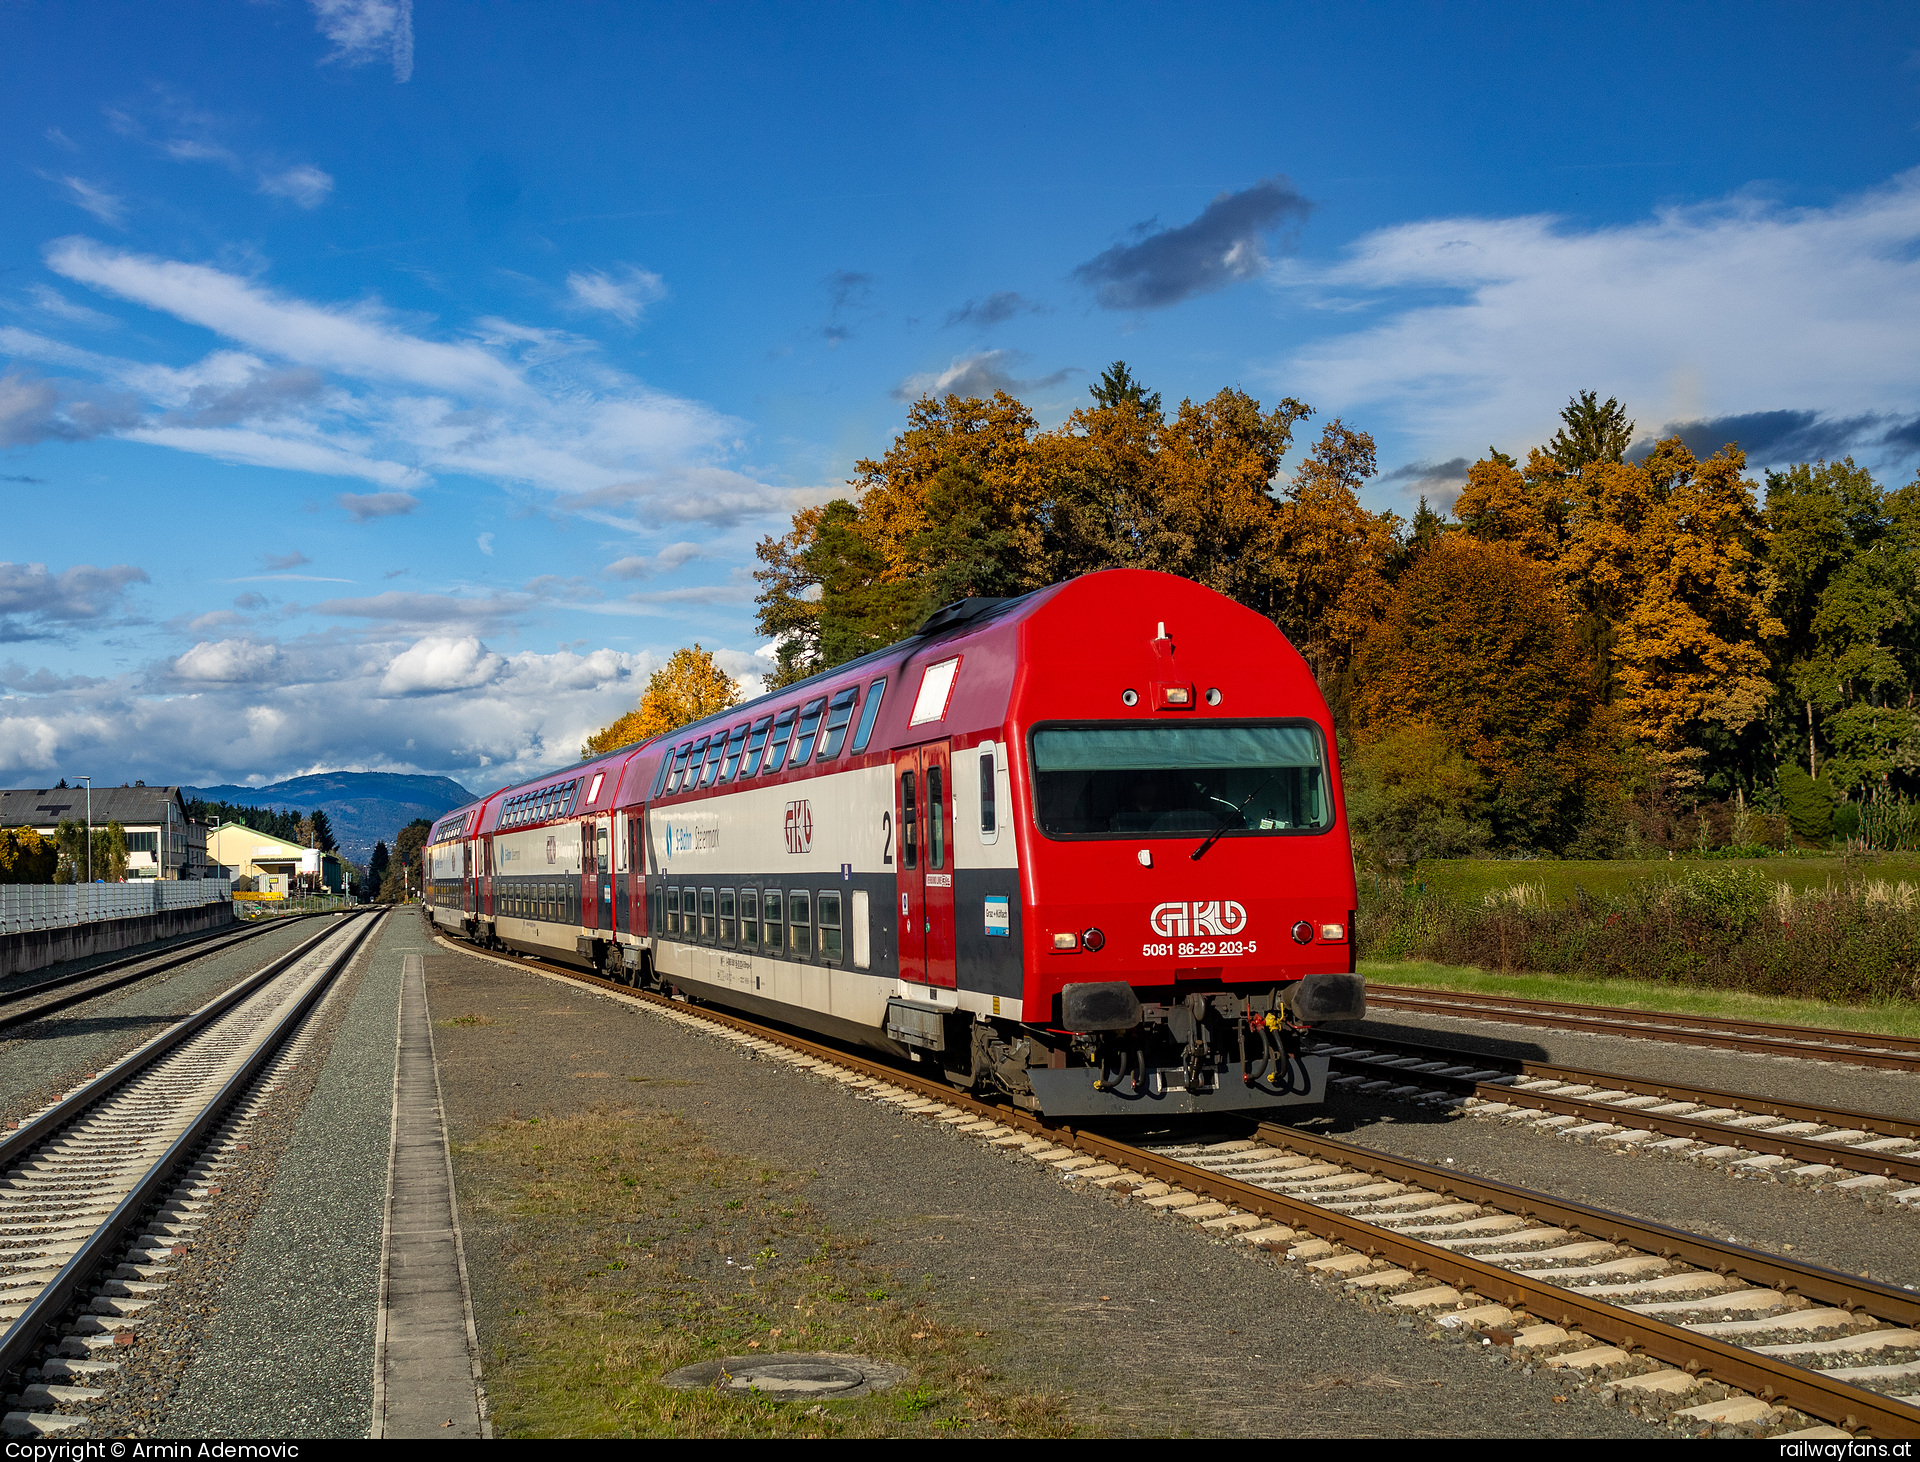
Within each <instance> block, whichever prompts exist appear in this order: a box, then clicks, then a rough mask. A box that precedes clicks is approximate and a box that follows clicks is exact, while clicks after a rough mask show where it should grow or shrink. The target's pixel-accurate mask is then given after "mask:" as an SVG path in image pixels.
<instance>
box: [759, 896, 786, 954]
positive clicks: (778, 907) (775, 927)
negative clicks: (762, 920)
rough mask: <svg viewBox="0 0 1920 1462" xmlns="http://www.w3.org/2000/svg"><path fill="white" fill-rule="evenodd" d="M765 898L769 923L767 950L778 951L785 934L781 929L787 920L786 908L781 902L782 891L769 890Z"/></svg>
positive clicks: (765, 909) (765, 908)
mask: <svg viewBox="0 0 1920 1462" xmlns="http://www.w3.org/2000/svg"><path fill="white" fill-rule="evenodd" d="M763 897H764V904H763V908H764V912H765V915H766V922H767V948H768V949H778V948H780V943H781V935H782V934H783V933H784V932H785V931H784V930H783V929H782V928H781V925H782V924H783V923H784V922H785V920H786V914H785V912H784V907H785V906H784V905H783V904H782V902H781V898H780V890H779V889H777V888H770V889H768V890H767V891H766V893H765V895H764V896H763Z"/></svg>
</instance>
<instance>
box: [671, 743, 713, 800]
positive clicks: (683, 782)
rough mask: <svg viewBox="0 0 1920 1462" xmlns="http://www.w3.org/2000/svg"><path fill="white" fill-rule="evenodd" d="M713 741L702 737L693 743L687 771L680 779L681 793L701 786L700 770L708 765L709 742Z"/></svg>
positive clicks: (688, 754)
mask: <svg viewBox="0 0 1920 1462" xmlns="http://www.w3.org/2000/svg"><path fill="white" fill-rule="evenodd" d="M711 739H712V738H711V737H707V736H702V737H701V738H700V739H699V740H698V741H696V742H694V743H693V750H692V751H690V752H688V753H687V770H686V773H685V775H683V776H682V777H681V778H680V787H679V790H680V791H682V792H686V791H689V790H691V789H692V788H694V787H697V786H699V785H700V768H701V767H703V766H705V765H706V758H707V742H708V741H710V740H711Z"/></svg>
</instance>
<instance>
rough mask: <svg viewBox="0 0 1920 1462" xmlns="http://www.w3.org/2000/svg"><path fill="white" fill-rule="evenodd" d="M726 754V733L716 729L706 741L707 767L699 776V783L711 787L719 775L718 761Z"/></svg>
mask: <svg viewBox="0 0 1920 1462" xmlns="http://www.w3.org/2000/svg"><path fill="white" fill-rule="evenodd" d="M726 755H727V733H726V732H724V731H716V732H714V733H713V740H712V741H710V742H708V743H707V769H706V771H705V772H703V773H702V774H701V776H700V785H701V786H703V787H711V786H712V785H713V784H714V781H715V779H716V778H717V777H719V775H720V763H721V762H722V761H724V760H725V759H726Z"/></svg>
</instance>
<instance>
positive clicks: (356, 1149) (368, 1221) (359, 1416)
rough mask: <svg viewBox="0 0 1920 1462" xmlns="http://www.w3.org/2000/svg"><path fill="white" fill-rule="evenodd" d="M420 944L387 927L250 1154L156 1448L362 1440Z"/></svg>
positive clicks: (410, 924) (402, 923) (420, 938)
mask: <svg viewBox="0 0 1920 1462" xmlns="http://www.w3.org/2000/svg"><path fill="white" fill-rule="evenodd" d="M424 943H425V933H424V930H423V929H422V928H421V925H420V921H419V920H418V919H417V918H416V917H414V916H413V915H412V914H410V913H407V912H401V913H398V914H395V915H393V916H392V917H390V918H389V919H388V920H387V921H386V927H385V929H384V931H383V932H382V933H381V934H380V935H379V936H378V943H377V945H376V946H375V948H374V950H373V954H372V958H371V959H370V960H366V961H360V962H358V963H359V964H360V966H361V969H362V971H363V973H361V974H360V976H359V979H358V982H357V986H356V987H355V988H354V989H353V990H352V991H350V992H347V991H342V992H341V994H340V998H339V1000H338V1002H337V1004H336V1009H335V1010H334V1012H332V1017H333V1018H334V1019H335V1020H336V1021H337V1023H338V1028H337V1033H336V1034H335V1035H334V1036H333V1039H332V1041H331V1049H330V1050H329V1051H328V1052H327V1053H326V1056H325V1061H324V1066H323V1067H321V1068H320V1069H318V1070H317V1071H315V1072H314V1074H313V1076H312V1078H311V1080H312V1087H311V1095H309V1096H306V1097H305V1098H304V1100H303V1101H299V1102H288V1103H287V1104H285V1107H284V1108H283V1110H285V1111H286V1112H288V1113H289V1114H291V1113H294V1112H297V1113H298V1117H297V1120H293V1121H291V1122H290V1123H289V1124H288V1130H287V1131H286V1132H285V1135H284V1136H283V1137H282V1138H281V1139H280V1140H279V1141H277V1142H276V1143H274V1144H272V1151H271V1152H270V1153H263V1154H262V1158H263V1161H262V1162H261V1164H259V1166H258V1168H257V1170H256V1171H257V1172H258V1173H259V1178H260V1186H261V1188H262V1195H261V1201H260V1202H259V1204H258V1209H257V1213H256V1215H255V1216H254V1217H253V1219H252V1222H251V1224H250V1225H249V1226H248V1228H247V1230H246V1238H245V1242H244V1244H242V1245H240V1246H239V1251H238V1254H237V1255H236V1257H235V1258H234V1259H233V1261H232V1264H231V1267H230V1269H229V1271H228V1272H227V1274H226V1275H225V1277H224V1282H223V1285H222V1287H221V1290H220V1295H219V1308H218V1311H217V1312H216V1313H214V1314H212V1315H211V1316H210V1318H209V1321H208V1323H207V1326H206V1329H205V1332H204V1334H202V1335H201V1336H200V1337H199V1338H198V1341H197V1344H196V1348H195V1349H196V1353H195V1355H194V1356H193V1359H192V1361H191V1363H190V1364H189V1365H188V1366H187V1368H186V1372H185V1374H184V1376H183V1377H182V1378H181V1381H180V1385H179V1389H178V1391H177V1393H176V1394H175V1395H174V1397H173V1398H172V1400H171V1402H170V1404H169V1405H168V1407H167V1410H166V1413H165V1416H164V1418H163V1420H162V1423H161V1425H160V1426H159V1428H158V1429H157V1430H156V1432H155V1433H154V1434H155V1435H157V1436H161V1437H271V1436H292V1437H364V1436H366V1435H367V1433H368V1430H369V1429H370V1427H371V1426H372V1421H373V1341H374V1327H375V1324H376V1321H377V1318H378V1311H379V1303H380V1235H381V1229H382V1226H383V1221H384V1217H385V1212H386V1186H387V1157H388V1147H389V1141H390V1136H391V1118H392V1095H393V1059H394V1041H395V1030H396V1022H397V1019H398V1013H399V1000H400V962H401V959H402V957H403V956H405V955H406V954H408V953H411V952H414V951H417V950H419V949H421V948H423V947H424ZM349 1002H350V1003H349ZM318 1065H319V1063H318V1062H313V1063H309V1066H310V1067H312V1066H318ZM268 1159H270V1160H271V1164H272V1165H271V1167H270V1168H269V1167H268V1166H267V1160H268Z"/></svg>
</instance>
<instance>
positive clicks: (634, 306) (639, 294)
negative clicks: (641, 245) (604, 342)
mask: <svg viewBox="0 0 1920 1462" xmlns="http://www.w3.org/2000/svg"><path fill="white" fill-rule="evenodd" d="M616 274H617V277H616V275H609V274H605V273H602V272H601V271H600V270H598V269H584V270H578V271H576V272H574V273H572V274H569V275H568V276H567V288H568V289H569V290H571V291H572V292H573V298H574V301H575V302H576V303H577V304H579V305H582V306H584V307H585V308H587V309H590V310H605V311H606V312H607V313H608V314H609V315H612V316H613V317H614V318H615V319H617V320H619V321H620V322H621V323H622V324H623V325H635V324H638V323H639V321H640V314H641V311H643V310H645V309H646V307H647V306H648V305H650V304H653V303H655V302H656V301H659V300H663V299H665V298H666V297H667V285H666V281H665V280H663V279H662V278H661V277H660V276H659V275H658V274H655V273H653V272H652V271H651V270H647V269H641V268H638V267H636V266H634V265H632V264H622V265H621V266H620V267H619V269H618V270H617V271H616Z"/></svg>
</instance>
